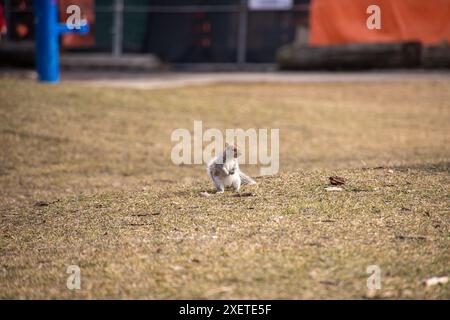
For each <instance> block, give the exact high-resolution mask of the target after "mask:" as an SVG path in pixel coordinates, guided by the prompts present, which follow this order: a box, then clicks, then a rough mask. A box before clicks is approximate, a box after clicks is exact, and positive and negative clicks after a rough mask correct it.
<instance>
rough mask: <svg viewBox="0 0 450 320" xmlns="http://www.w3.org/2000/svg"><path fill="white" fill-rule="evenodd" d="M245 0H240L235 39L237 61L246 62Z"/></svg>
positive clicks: (246, 18)
mask: <svg viewBox="0 0 450 320" xmlns="http://www.w3.org/2000/svg"><path fill="white" fill-rule="evenodd" d="M247 20H248V17H247V0H241V3H240V5H239V25H238V41H237V62H238V63H239V64H243V63H245V62H246V55H247Z"/></svg>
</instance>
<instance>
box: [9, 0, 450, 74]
mask: <svg viewBox="0 0 450 320" xmlns="http://www.w3.org/2000/svg"><path fill="white" fill-rule="evenodd" d="M58 2H59V11H60V13H59V15H60V21H65V20H66V19H67V16H68V15H67V13H66V11H65V9H66V8H67V7H68V6H69V5H71V4H77V5H79V6H80V7H81V13H82V16H83V17H84V18H86V19H87V20H88V23H89V25H90V27H91V30H90V32H89V34H88V35H76V34H67V35H64V36H62V37H61V43H60V44H61V52H62V55H61V66H62V67H63V68H65V67H67V68H83V67H89V68H90V67H92V66H98V67H116V68H126V69H133V68H135V69H139V70H148V69H161V68H173V69H177V68H188V69H194V68H195V67H199V66H203V67H206V66H207V67H209V69H212V70H218V69H232V70H233V69H241V68H243V67H247V68H256V69H258V70H259V69H264V68H273V67H278V68H280V69H349V68H350V69H366V68H385V67H386V68H392V67H395V68H417V67H430V68H447V67H449V66H450V54H449V52H450V49H449V45H448V42H449V40H450V1H449V0H434V1H425V0H400V1H391V0H377V1H369V0H341V1H331V0H216V1H208V0H127V1H124V0H59V1H58ZM0 3H2V5H3V20H4V22H3V24H4V25H5V28H4V32H3V34H2V39H1V42H0V61H1V64H2V65H5V64H9V65H19V66H20V65H27V66H30V65H32V64H33V61H34V58H33V57H34V14H33V1H32V0H1V1H0ZM372 4H376V5H378V6H379V7H380V9H381V29H369V28H368V27H367V24H366V21H367V19H368V18H369V16H370V15H371V13H370V12H367V7H369V6H370V5H372Z"/></svg>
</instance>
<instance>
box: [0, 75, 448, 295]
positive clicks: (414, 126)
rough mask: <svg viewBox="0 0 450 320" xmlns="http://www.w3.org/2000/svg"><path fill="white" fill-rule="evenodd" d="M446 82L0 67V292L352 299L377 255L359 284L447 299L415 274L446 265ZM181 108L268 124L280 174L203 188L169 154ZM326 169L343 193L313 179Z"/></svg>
mask: <svg viewBox="0 0 450 320" xmlns="http://www.w3.org/2000/svg"><path fill="white" fill-rule="evenodd" d="M448 88H449V83H448V82H445V81H439V82H425V81H424V82H403V83H387V84H384V83H371V84H366V83H360V84H346V83H339V84H332V83H325V84H298V85H294V84H283V85H279V84H248V85H238V86H237V85H215V86H207V87H195V88H194V87H192V88H179V89H161V90H153V91H142V90H132V89H111V88H110V89H102V88H81V87H76V86H68V85H60V86H45V85H39V84H35V83H32V82H28V81H17V80H14V79H0V143H1V146H2V153H1V154H0V194H1V199H0V213H1V219H2V223H1V227H0V232H1V233H0V235H1V239H0V244H1V245H0V248H1V249H0V284H1V289H0V297H2V298H269V299H270V298H364V297H368V292H367V288H366V279H367V276H368V275H367V274H366V268H367V266H368V265H372V264H376V265H379V266H380V268H381V270H382V289H381V290H379V291H377V292H375V294H373V293H370V294H369V296H370V297H381V298H399V297H401V298H447V299H448V298H450V291H449V290H450V289H449V286H448V284H447V285H443V286H435V287H430V288H426V287H425V286H424V284H423V280H424V279H426V278H428V277H431V276H438V275H449V273H450V269H449V263H448V262H449V261H450V259H449V258H450V257H449V255H450V254H449V240H450V239H449V220H448V218H449V209H450V208H449V204H448V199H449V182H450V181H449V180H450V177H449V171H448V163H449V157H450V147H449V145H450V143H449V142H450V141H449V140H450V138H449V137H450V134H449V133H450V127H449V123H450V122H449V121H450V108H449V107H450V105H449V101H450V91H449V89H448ZM193 120H202V121H203V123H204V127H205V128H204V129H206V128H208V127H217V128H220V129H225V128H238V127H240V128H244V129H246V128H252V127H254V128H280V139H281V141H280V158H281V165H280V169H281V174H280V175H277V176H273V177H260V178H258V182H259V185H258V186H256V187H246V188H245V187H244V189H243V191H252V192H254V193H255V194H256V196H253V197H242V198H236V197H232V196H231V195H232V193H229V192H227V193H225V194H224V195H220V196H212V197H207V198H205V197H201V196H200V192H201V191H204V190H208V189H210V188H211V186H210V183H209V181H207V179H206V175H205V171H204V168H203V166H175V165H173V164H172V163H171V161H170V151H171V148H172V146H173V143H171V141H170V134H171V132H172V131H173V130H174V129H176V128H187V129H190V130H192V125H193V124H192V122H193ZM376 167H381V168H379V169H376ZM364 168H365V169H364ZM367 168H372V169H367ZM389 169H391V170H392V172H391V171H389ZM247 170H248V171H249V172H250V173H252V174H256V173H257V172H258V171H257V169H256V168H254V167H250V168H247ZM333 174H338V175H341V176H343V177H345V178H346V179H347V181H348V184H347V185H346V186H345V190H344V191H342V192H327V191H325V189H324V187H325V186H326V185H327V177H328V176H330V175H333ZM37 201H46V202H47V203H49V205H48V206H36V205H35V203H36V202H37ZM71 264H76V265H79V266H80V268H81V272H82V290H80V291H70V290H68V289H67V288H66V285H65V284H66V278H67V276H68V275H67V274H66V273H65V271H66V268H67V266H68V265H71Z"/></svg>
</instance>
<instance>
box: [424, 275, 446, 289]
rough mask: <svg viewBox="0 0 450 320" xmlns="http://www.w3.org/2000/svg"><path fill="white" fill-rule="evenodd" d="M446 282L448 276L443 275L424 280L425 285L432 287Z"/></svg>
mask: <svg viewBox="0 0 450 320" xmlns="http://www.w3.org/2000/svg"><path fill="white" fill-rule="evenodd" d="M447 282H448V276H444V277H431V278H428V279H427V280H425V284H426V286H427V287H432V286H435V285H438V284H446V283H447Z"/></svg>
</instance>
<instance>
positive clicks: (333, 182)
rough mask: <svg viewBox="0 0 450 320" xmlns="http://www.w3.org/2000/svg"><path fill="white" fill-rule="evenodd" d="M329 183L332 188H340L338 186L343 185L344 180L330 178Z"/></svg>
mask: <svg viewBox="0 0 450 320" xmlns="http://www.w3.org/2000/svg"><path fill="white" fill-rule="evenodd" d="M330 183H331V184H332V185H333V186H340V185H343V184H345V179H344V178H342V177H338V176H333V177H330Z"/></svg>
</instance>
